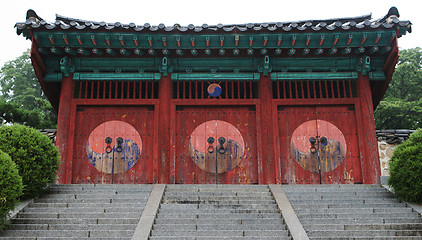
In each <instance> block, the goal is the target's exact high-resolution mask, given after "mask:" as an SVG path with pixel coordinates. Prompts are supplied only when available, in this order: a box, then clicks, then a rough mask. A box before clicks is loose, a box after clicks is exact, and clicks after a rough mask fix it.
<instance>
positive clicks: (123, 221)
mask: <svg viewBox="0 0 422 240" xmlns="http://www.w3.org/2000/svg"><path fill="white" fill-rule="evenodd" d="M151 190H152V185H113V184H110V185H94V184H90V185H84V184H81V185H79V184H77V185H54V186H53V187H52V188H51V189H50V190H49V191H48V193H47V194H46V195H44V196H43V197H41V198H39V199H35V200H34V201H33V202H32V203H30V204H29V205H28V206H27V207H26V208H24V210H23V211H22V212H20V213H18V215H17V218H15V219H13V221H12V224H11V225H10V227H9V229H8V230H7V231H4V232H0V239H33V240H47V239H49V240H50V239H51V240H52V239H86V238H87V239H104V240H107V239H110V240H111V239H131V237H132V235H133V232H134V230H135V228H136V226H137V223H138V222H139V218H140V217H141V214H142V211H143V209H144V206H145V203H146V201H147V200H148V197H149V194H150V192H151Z"/></svg>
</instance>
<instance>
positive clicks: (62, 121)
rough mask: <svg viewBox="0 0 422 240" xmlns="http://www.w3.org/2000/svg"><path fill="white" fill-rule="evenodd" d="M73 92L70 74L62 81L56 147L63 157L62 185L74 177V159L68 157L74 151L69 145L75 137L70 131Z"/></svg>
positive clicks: (60, 176) (60, 178) (59, 179)
mask: <svg viewBox="0 0 422 240" xmlns="http://www.w3.org/2000/svg"><path fill="white" fill-rule="evenodd" d="M72 92H73V91H72V74H70V75H69V76H68V77H63V79H62V85H61V90H60V103H59V112H58V118H57V135H56V146H57V148H58V149H59V152H60V156H61V165H60V170H59V174H58V179H57V182H58V183H61V184H69V183H71V177H72V159H69V158H68V156H72V154H71V151H73V149H72V148H71V147H70V146H69V143H68V141H69V138H72V139H73V136H70V130H69V129H70V124H71V121H72V117H71V109H72ZM71 146H73V144H71ZM69 153H70V154H69Z"/></svg>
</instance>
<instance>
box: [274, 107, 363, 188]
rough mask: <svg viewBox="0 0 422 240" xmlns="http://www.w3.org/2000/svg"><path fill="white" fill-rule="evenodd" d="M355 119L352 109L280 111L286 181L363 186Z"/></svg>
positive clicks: (301, 108) (282, 164) (319, 108)
mask: <svg viewBox="0 0 422 240" xmlns="http://www.w3.org/2000/svg"><path fill="white" fill-rule="evenodd" d="M355 119H356V118H355V114H354V109H353V108H351V107H350V106H349V107H348V106H312V107H305V106H303V107H302V106H295V107H285V108H281V107H279V111H278V121H279V136H280V141H279V142H280V148H279V149H280V161H281V167H282V171H281V172H282V181H283V182H284V183H290V184H294V183H304V184H318V183H324V184H330V183H354V182H360V181H361V174H360V173H361V169H360V163H359V158H358V153H359V150H358V145H357V132H356V123H355Z"/></svg>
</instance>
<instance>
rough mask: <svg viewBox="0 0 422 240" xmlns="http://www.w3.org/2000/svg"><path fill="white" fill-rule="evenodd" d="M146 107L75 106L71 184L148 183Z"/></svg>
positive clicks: (151, 116)
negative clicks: (76, 107) (76, 108)
mask: <svg viewBox="0 0 422 240" xmlns="http://www.w3.org/2000/svg"><path fill="white" fill-rule="evenodd" d="M150 110H151V109H148V108H147V107H78V110H77V114H76V130H75V132H76V133H75V143H76V144H75V148H74V157H73V162H72V183H148V182H151V178H152V175H151V174H152V169H151V167H149V166H152V164H151V163H152V123H153V121H154V114H153V111H150Z"/></svg>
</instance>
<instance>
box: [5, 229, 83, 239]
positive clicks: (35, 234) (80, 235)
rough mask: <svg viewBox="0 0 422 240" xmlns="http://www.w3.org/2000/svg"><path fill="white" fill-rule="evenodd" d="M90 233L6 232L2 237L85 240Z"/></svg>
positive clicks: (71, 231)
mask: <svg viewBox="0 0 422 240" xmlns="http://www.w3.org/2000/svg"><path fill="white" fill-rule="evenodd" d="M89 236H90V235H89V231H87V230H85V231H81V230H61V231H53V230H8V231H4V232H0V237H9V239H10V238H12V237H35V238H38V237H74V238H75V237H77V238H84V237H89Z"/></svg>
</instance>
